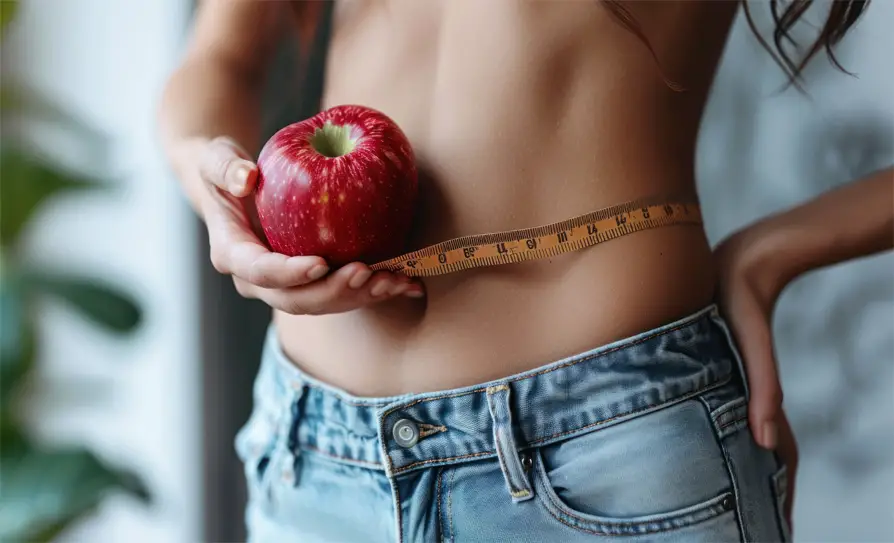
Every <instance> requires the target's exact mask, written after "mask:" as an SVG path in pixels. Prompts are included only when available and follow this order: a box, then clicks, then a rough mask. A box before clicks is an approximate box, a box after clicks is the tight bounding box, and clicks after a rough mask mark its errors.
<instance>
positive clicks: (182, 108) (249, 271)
mask: <svg viewBox="0 0 894 543" xmlns="http://www.w3.org/2000/svg"><path fill="white" fill-rule="evenodd" d="M321 6H323V3H322V2H284V1H277V0H267V1H261V0H244V1H232V0H220V1H218V0H205V1H204V2H203V4H202V5H201V6H200V8H199V10H198V14H197V16H196V21H195V26H194V29H193V34H192V39H191V41H190V44H189V48H188V50H187V53H186V56H185V58H184V60H183V62H182V64H181V65H180V66H179V68H178V69H177V70H176V71H175V72H174V73H173V74H172V75H171V77H170V79H169V80H168V83H167V85H166V87H165V92H164V96H163V98H162V101H161V105H160V110H159V125H160V131H161V138H162V145H163V147H164V150H165V154H166V155H167V158H168V160H169V162H170V163H171V166H172V168H173V170H174V173H175V174H176V176H177V178H178V179H179V180H180V182H181V184H182V185H183V190H184V193H185V194H186V196H187V197H188V198H189V201H190V202H191V204H192V206H193V208H194V209H195V211H196V212H197V213H198V214H199V215H200V216H201V217H202V218H203V219H204V221H205V225H206V227H207V229H208V244H209V248H210V257H211V262H212V264H213V265H214V267H215V269H216V270H217V271H219V272H220V273H223V274H227V275H231V276H232V277H233V283H234V285H235V286H236V289H237V291H238V292H239V293H240V294H241V295H242V296H245V297H247V298H257V299H260V300H262V301H264V302H265V303H266V304H267V305H269V306H271V307H273V308H276V309H278V310H281V311H285V312H287V313H293V314H324V313H336V312H342V311H350V310H353V309H356V308H358V307H362V306H364V305H367V304H372V303H376V302H380V301H383V300H386V299H390V298H393V297H395V296H402V295H407V296H417V297H418V296H422V295H423V289H422V285H421V283H419V282H418V281H411V280H410V278H409V277H407V276H404V275H399V276H398V275H396V274H393V273H388V272H382V271H379V272H376V273H375V274H373V272H372V270H370V269H369V267H368V266H366V265H365V264H363V263H360V262H357V263H351V264H348V265H346V266H343V267H341V268H339V269H338V270H335V271H333V272H332V273H329V266H328V264H327V262H326V261H325V260H324V259H323V258H320V257H317V256H295V257H291V258H290V257H288V256H286V255H283V254H279V253H274V252H272V251H270V249H269V248H268V247H267V245H266V244H265V243H264V241H263V235H262V234H260V232H259V229H258V228H257V224H256V223H257V220H256V218H257V212H256V210H255V207H254V198H251V197H250V196H251V194H252V192H253V190H254V188H255V184H256V182H257V179H258V167H257V164H256V163H255V162H254V160H253V159H252V157H254V156H256V155H257V151H258V149H257V148H258V147H259V144H260V142H259V141H258V138H259V131H260V128H259V125H260V121H259V117H260V97H261V90H262V85H263V83H264V79H265V73H266V71H267V67H268V62H269V60H270V59H271V58H272V57H273V53H274V48H275V47H276V46H277V45H278V43H279V38H280V37H281V36H282V31H283V30H284V29H286V28H289V24H293V25H295V26H293V27H292V28H295V27H297V28H299V29H301V28H303V29H304V36H303V41H304V45H305V48H306V47H307V46H308V45H309V43H310V40H309V39H308V38H309V37H310V36H311V34H310V32H311V30H312V29H313V28H314V27H315V23H316V21H317V20H318V19H319V16H320V15H321V14H322V9H321ZM303 53H304V52H303ZM296 69H301V68H300V67H296Z"/></svg>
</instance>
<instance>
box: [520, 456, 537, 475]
mask: <svg viewBox="0 0 894 543" xmlns="http://www.w3.org/2000/svg"><path fill="white" fill-rule="evenodd" d="M521 464H522V468H523V469H524V470H525V471H530V469H531V468H532V467H534V459H533V458H531V455H530V454H529V453H522V455H521Z"/></svg>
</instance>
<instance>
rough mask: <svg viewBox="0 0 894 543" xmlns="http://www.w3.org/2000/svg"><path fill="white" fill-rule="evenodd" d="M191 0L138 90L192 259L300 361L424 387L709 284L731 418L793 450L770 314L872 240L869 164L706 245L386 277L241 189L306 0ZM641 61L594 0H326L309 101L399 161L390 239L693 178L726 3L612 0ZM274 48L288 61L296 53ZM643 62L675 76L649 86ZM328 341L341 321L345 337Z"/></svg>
mask: <svg viewBox="0 0 894 543" xmlns="http://www.w3.org/2000/svg"><path fill="white" fill-rule="evenodd" d="M299 6H300V11H299V12H298V14H297V16H296V15H295V14H294V13H292V11H291V10H290V9H289V6H288V5H287V3H286V2H221V1H211V0H207V1H206V2H205V3H204V4H202V5H201V6H200V9H199V11H198V15H197V18H196V23H195V27H194V29H193V34H192V40H191V43H190V46H189V48H188V51H187V53H186V55H185V57H184V59H183V61H182V63H181V64H180V66H179V67H178V68H177V70H176V71H175V72H174V73H173V74H172V76H171V78H170V80H169V82H168V84H167V87H166V90H165V95H164V99H163V101H162V104H161V108H160V126H161V133H162V140H163V142H164V145H165V149H166V151H167V155H168V157H169V159H170V162H171V164H172V166H173V169H174V171H175V173H176V174H177V176H178V177H179V179H180V180H181V182H182V185H183V187H184V191H185V194H186V195H187V197H188V198H189V200H190V202H191V203H192V205H193V207H194V208H195V210H196V212H197V213H199V214H200V216H202V217H203V219H204V221H205V223H206V224H207V227H208V233H209V240H210V246H211V255H210V256H211V261H212V263H213V264H214V266H215V268H216V269H217V270H218V271H220V272H221V273H225V274H229V275H231V276H233V280H234V284H235V286H236V288H237V290H238V291H239V293H240V294H242V295H243V296H246V297H251V298H258V299H260V300H263V301H264V302H265V303H267V304H268V305H270V306H271V307H272V308H273V310H274V319H275V322H276V324H277V325H278V331H279V338H280V341H281V343H282V345H283V349H284V351H285V352H286V353H287V354H288V355H289V356H290V358H291V359H292V360H293V361H294V362H295V363H296V364H297V365H298V366H300V367H301V368H302V369H303V370H304V371H306V372H308V373H309V374H311V375H314V376H316V377H318V378H320V379H323V380H325V381H327V382H329V383H332V384H334V385H336V386H339V387H342V388H344V389H346V390H347V391H349V392H351V393H354V394H357V395H362V396H381V395H392V394H400V393H406V392H424V391H431V390H441V389H446V388H453V387H459V386H464V385H470V384H474V383H480V382H482V381H486V380H489V379H495V378H499V377H503V376H506V375H510V374H513V373H516V372H520V371H524V370H527V369H531V368H534V367H537V366H541V365H543V364H545V363H548V362H550V361H553V360H555V359H558V358H561V357H564V356H568V355H572V354H575V353H578V352H581V351H584V350H588V349H591V348H593V347H596V346H598V345H601V344H604V343H607V342H610V341H613V340H617V339H620V338H624V337H627V336H630V335H632V334H635V333H638V332H641V331H643V330H646V329H649V328H652V327H655V326H658V325H661V324H664V323H666V322H668V321H670V320H673V319H676V318H679V317H682V316H685V315H687V314H689V313H691V312H693V311H695V310H697V309H700V308H702V307H704V306H705V305H707V304H709V303H711V302H712V301H714V300H719V301H720V302H721V307H722V309H723V311H724V313H725V315H726V317H727V318H728V319H729V321H730V324H731V327H732V329H733V331H734V333H735V335H736V338H737V340H738V342H739V343H740V348H741V350H742V352H743V355H744V358H745V362H746V366H747V371H748V377H749V381H750V383H751V388H752V398H751V401H750V405H749V415H750V426H751V428H752V432H753V434H754V436H755V439H756V441H757V442H758V443H760V444H761V445H763V446H765V447H768V448H775V447H778V448H779V450H780V452H781V454H782V455H783V457H784V458H785V459H786V462H788V463H789V464H790V465H791V468H792V471H793V472H794V467H795V464H796V461H797V452H796V448H795V444H794V438H793V435H792V432H791V429H790V427H789V425H788V423H787V421H786V420H785V415H784V412H783V411H782V409H781V404H782V393H781V388H780V385H779V380H778V376H777V372H776V363H775V359H774V357H773V349H772V337H771V326H770V320H771V315H772V311H773V307H774V305H775V302H776V299H777V298H778V296H779V293H780V292H781V291H782V289H783V288H785V286H786V285H787V284H788V283H789V282H790V281H791V280H792V279H794V278H795V277H797V276H798V275H800V274H803V273H805V272H807V271H810V270H812V269H816V268H819V267H822V266H825V265H829V264H832V263H835V262H840V261H843V260H847V259H851V258H855V257H859V256H863V255H868V254H872V253H874V252H878V251H881V250H885V249H890V248H891V247H892V243H894V242H892V214H894V213H892V199H894V197H892V185H894V181H892V171H891V170H885V171H883V172H879V173H878V174H876V175H874V176H871V177H869V178H867V179H865V180H858V181H857V182H855V183H853V184H851V185H850V186H848V187H846V188H844V189H839V190H837V191H834V192H831V193H829V194H827V195H824V196H822V197H820V198H818V199H816V200H814V201H811V202H807V203H805V204H804V205H802V206H800V207H798V208H795V209H792V210H791V211H789V212H787V213H782V214H779V215H777V216H774V217H770V218H767V219H765V220H762V221H760V222H757V223H755V224H754V225H752V226H750V227H749V228H746V229H744V230H743V231H741V232H739V233H737V234H735V235H734V236H731V237H730V238H729V239H728V240H726V241H725V242H723V243H722V244H721V245H720V246H719V247H717V248H716V249H714V248H712V247H710V246H709V243H708V241H707V238H706V236H705V233H704V231H703V229H701V228H698V227H691V226H686V227H682V226H681V227H669V228H662V229H657V230H651V231H646V232H640V233H637V234H635V235H630V236H626V237H623V238H621V239H617V240H614V241H612V242H610V243H607V244H603V245H599V246H597V247H594V248H591V249H587V250H584V251H578V252H575V253H572V254H566V255H562V256H560V257H556V258H553V259H551V260H543V261H535V262H528V263H524V264H518V265H511V266H502V267H497V268H486V269H479V270H472V271H467V272H462V273H458V274H451V275H447V276H441V277H435V278H429V279H425V280H412V281H411V280H409V279H408V278H406V277H403V276H395V275H393V274H389V273H385V272H377V273H375V274H373V273H371V272H370V270H369V269H368V268H367V267H366V266H365V265H363V264H361V263H351V264H348V265H346V266H344V267H341V268H338V269H335V270H329V269H328V268H327V264H326V262H325V261H324V260H323V259H321V258H317V257H293V258H287V257H285V256H283V255H279V254H275V253H271V252H270V251H269V250H268V249H267V247H266V245H265V243H264V242H263V238H262V237H259V236H258V234H257V228H256V227H255V226H256V221H255V220H254V217H255V214H254V210H253V208H252V205H251V198H246V197H247V196H249V195H250V194H251V191H252V189H253V187H254V184H255V182H256V179H257V170H256V167H255V165H254V163H253V162H252V160H253V157H256V156H257V152H258V150H259V147H260V145H261V144H262V143H263V142H261V141H258V140H259V128H258V118H259V115H258V113H259V107H260V104H259V96H260V90H261V83H262V82H263V79H264V74H265V70H266V67H267V59H269V58H270V57H271V55H272V48H273V46H274V43H275V41H276V40H277V39H278V37H279V36H281V33H282V32H289V33H293V34H295V33H296V29H298V30H299V32H298V34H299V36H300V37H302V38H303V40H299V43H301V42H302V41H303V42H305V43H306V42H307V40H308V37H309V34H308V33H307V32H300V29H302V28H304V29H307V28H312V27H313V19H314V17H315V15H316V14H315V13H314V11H316V10H317V9H318V7H319V3H317V2H302V3H300V4H299ZM628 7H629V9H630V10H631V11H632V13H633V14H634V16H636V18H637V20H638V21H639V22H640V24H641V25H642V28H643V30H644V31H645V33H646V34H647V36H648V37H649V40H650V42H651V44H652V46H653V47H654V49H655V51H656V54H657V56H658V59H659V61H660V65H658V64H656V62H655V61H654V59H653V58H652V56H651V55H650V53H649V51H648V49H647V48H646V47H645V46H644V45H643V44H642V43H641V42H640V41H638V40H637V39H636V38H635V37H634V36H633V35H632V34H631V33H629V32H627V31H626V30H624V29H623V28H621V27H620V26H619V25H617V24H616V23H615V22H614V21H613V20H612V19H611V18H610V16H609V15H608V13H607V12H606V11H605V10H604V9H603V8H602V7H601V6H599V5H598V3H596V2H583V1H581V2H517V1H506V0H493V1H489V2H478V1H474V0H451V1H450V2H441V1H437V0H430V1H427V2H418V1H415V0H379V1H372V0H369V1H364V2H342V3H340V4H339V5H338V7H337V12H336V18H335V23H334V29H333V35H332V41H331V45H330V50H329V57H328V66H327V81H326V85H325V91H324V96H323V103H322V106H323V107H324V108H325V107H329V106H333V105H337V104H343V103H363V104H367V105H369V106H371V107H374V108H377V109H379V110H381V111H384V112H386V113H387V114H388V115H389V116H390V117H391V118H393V119H394V120H395V121H396V122H397V123H398V124H399V125H400V126H401V128H402V129H403V130H404V131H405V133H406V134H407V136H408V138H409V139H410V142H411V143H412V145H413V147H414V151H415V152H416V154H417V162H418V166H419V168H420V200H421V203H420V209H419V211H420V213H419V217H420V219H419V220H418V221H417V223H416V225H415V229H414V235H413V239H412V243H411V247H410V248H418V247H421V246H424V245H428V244H432V243H436V242H439V241H443V240H446V239H449V238H453V237H458V236H462V235H467V234H479V233H486V232H494V231H502V230H509V229H514V228H525V227H530V226H536V225H540V224H544V223H549V222H553V221H556V220H562V219H565V218H569V217H572V216H575V215H578V214H581V213H585V212H588V211H593V210H596V209H600V208H603V207H607V206H611V205H615V204H618V203H622V202H626V201H629V200H633V199H636V198H640V197H647V196H655V195H661V194H678V193H682V194H692V193H694V191H695V182H694V181H695V179H694V158H695V142H696V137H697V134H698V129H699V123H700V121H701V117H702V113H703V108H704V105H705V101H706V98H707V96H708V91H709V89H710V85H711V82H712V80H713V77H714V73H715V70H716V67H717V64H718V60H719V59H720V56H721V53H722V50H723V46H724V43H725V40H726V37H727V33H728V31H729V28H730V24H731V22H732V20H733V18H734V15H735V13H736V9H737V3H736V2H721V1H713V0H711V1H704V2H700V1H691V0H687V1H679V2H677V1H660V2H646V1H638V2H630V3H629V4H628ZM296 69H297V67H296ZM665 78H667V79H670V80H672V81H674V82H675V83H677V84H679V85H682V87H683V88H684V90H683V91H682V92H679V91H676V90H673V89H672V88H670V86H669V85H667V84H666V82H665ZM347 339H350V341H347Z"/></svg>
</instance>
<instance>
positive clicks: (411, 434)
mask: <svg viewBox="0 0 894 543" xmlns="http://www.w3.org/2000/svg"><path fill="white" fill-rule="evenodd" d="M392 434H393V435H394V440H395V441H397V444H398V445H400V446H401V447H406V448H409V447H412V446H413V445H415V444H416V443H417V442H418V441H419V427H418V426H416V423H415V422H413V421H411V420H408V419H400V420H399V421H397V422H395V423H394V428H393V429H392Z"/></svg>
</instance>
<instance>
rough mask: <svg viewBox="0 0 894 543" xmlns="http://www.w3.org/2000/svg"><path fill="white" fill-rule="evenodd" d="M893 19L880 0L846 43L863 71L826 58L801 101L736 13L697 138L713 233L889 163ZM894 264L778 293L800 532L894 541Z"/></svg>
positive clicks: (845, 55) (823, 276)
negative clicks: (798, 461)
mask: <svg viewBox="0 0 894 543" xmlns="http://www.w3.org/2000/svg"><path fill="white" fill-rule="evenodd" d="M751 4H752V5H753V6H754V8H753V9H754V10H755V13H763V14H766V13H767V11H768V10H767V8H766V3H764V2H751ZM821 4H824V5H827V3H825V2H822V3H821ZM818 15H820V13H818V12H815V13H814V14H813V17H812V20H813V21H817V20H818V19H819V17H818ZM892 22H894V2H887V1H876V2H873V3H872V5H871V7H870V8H869V11H868V16H867V17H866V18H865V19H863V20H862V22H861V23H860V24H859V25H858V26H857V27H856V28H855V30H854V32H853V34H852V35H849V37H848V38H847V39H846V40H845V42H844V43H842V46H841V48H840V55H839V58H840V60H841V61H842V63H843V64H844V66H845V67H846V68H848V69H849V70H850V71H852V72H855V73H857V74H858V75H859V78H857V79H855V78H852V77H850V76H848V75H845V74H842V73H840V72H837V71H834V70H833V69H832V68H831V67H830V66H829V63H828V61H826V59H825V56H824V55H820V56H819V57H818V58H817V61H816V63H815V64H814V65H812V67H811V68H810V70H809V71H808V91H809V93H810V95H811V97H810V98H807V97H804V96H802V95H799V94H798V93H797V92H795V91H793V90H792V91H788V92H785V93H782V94H778V93H777V92H776V91H777V90H778V89H779V88H780V84H781V82H782V76H781V72H780V70H779V69H778V68H776V67H775V65H774V64H773V63H772V60H771V59H770V57H769V56H767V54H766V53H765V52H764V50H763V49H761V48H760V46H759V45H758V44H757V42H756V41H755V40H754V39H753V38H752V37H751V35H750V33H749V30H748V28H747V25H746V24H745V21H744V19H743V18H741V17H740V18H739V20H738V22H737V25H736V27H735V29H734V33H733V35H732V38H731V41H730V43H729V49H728V51H727V53H728V54H727V56H726V57H725V59H724V62H723V65H722V68H721V71H720V74H719V76H718V80H717V84H716V90H715V92H714V94H713V95H712V99H711V102H710V105H709V108H708V112H707V116H706V119H705V124H704V130H703V132H702V134H701V146H700V149H699V187H700V193H701V196H702V198H703V199H704V200H705V203H706V208H707V215H706V220H707V223H708V230H709V233H710V235H711V238H712V239H713V240H714V241H717V240H719V239H720V238H722V237H723V236H725V235H726V234H728V233H729V232H731V231H732V230H734V229H736V228H739V227H741V226H743V225H744V224H746V223H748V222H750V221H753V220H756V219H757V218H759V217H762V216H764V215H766V214H768V213H771V212H774V211H777V210H781V209H784V208H786V207H788V206H791V205H795V204H797V203H800V202H802V201H805V200H806V199H808V198H810V197H812V196H815V195H817V194H819V193H820V192H823V191H825V190H827V189H829V188H830V187H833V186H836V185H838V184H841V183H845V182H847V181H849V180H850V179H853V178H856V177H859V176H861V175H864V174H866V173H869V172H871V171H873V170H874V169H877V168H881V167H884V166H889V165H891V164H892V162H894V71H892V69H891V66H892V64H891V54H892V52H894V39H892V25H891V23H892ZM765 35H768V34H765ZM891 204H892V206H894V202H892V203H891ZM892 270H894V255H892V254H886V255H882V256H877V257H874V258H870V259H865V260H861V261H857V262H852V263H848V264H844V265H840V266H835V267H833V268H830V269H827V270H823V271H820V272H816V273H813V274H810V275H808V276H805V277H803V278H802V279H800V280H798V281H797V282H796V283H794V284H793V285H791V287H790V288H789V289H788V290H787V291H786V292H785V293H784V294H783V296H782V299H781V300H780V303H779V306H778V309H777V315H776V319H775V327H774V330H775V333H776V341H777V343H776V344H777V354H778V361H779V365H780V369H781V375H782V380H783V386H784V389H785V398H786V402H785V403H786V409H787V411H788V413H789V415H790V418H791V419H792V424H793V426H794V430H795V434H796V435H797V437H798V440H799V443H800V445H801V453H802V466H801V469H800V470H799V479H798V487H797V500H796V507H795V521H794V522H795V536H796V539H797V540H800V541H849V542H850V541H853V542H857V541H859V542H864V541H894V354H892V353H894V274H892Z"/></svg>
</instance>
